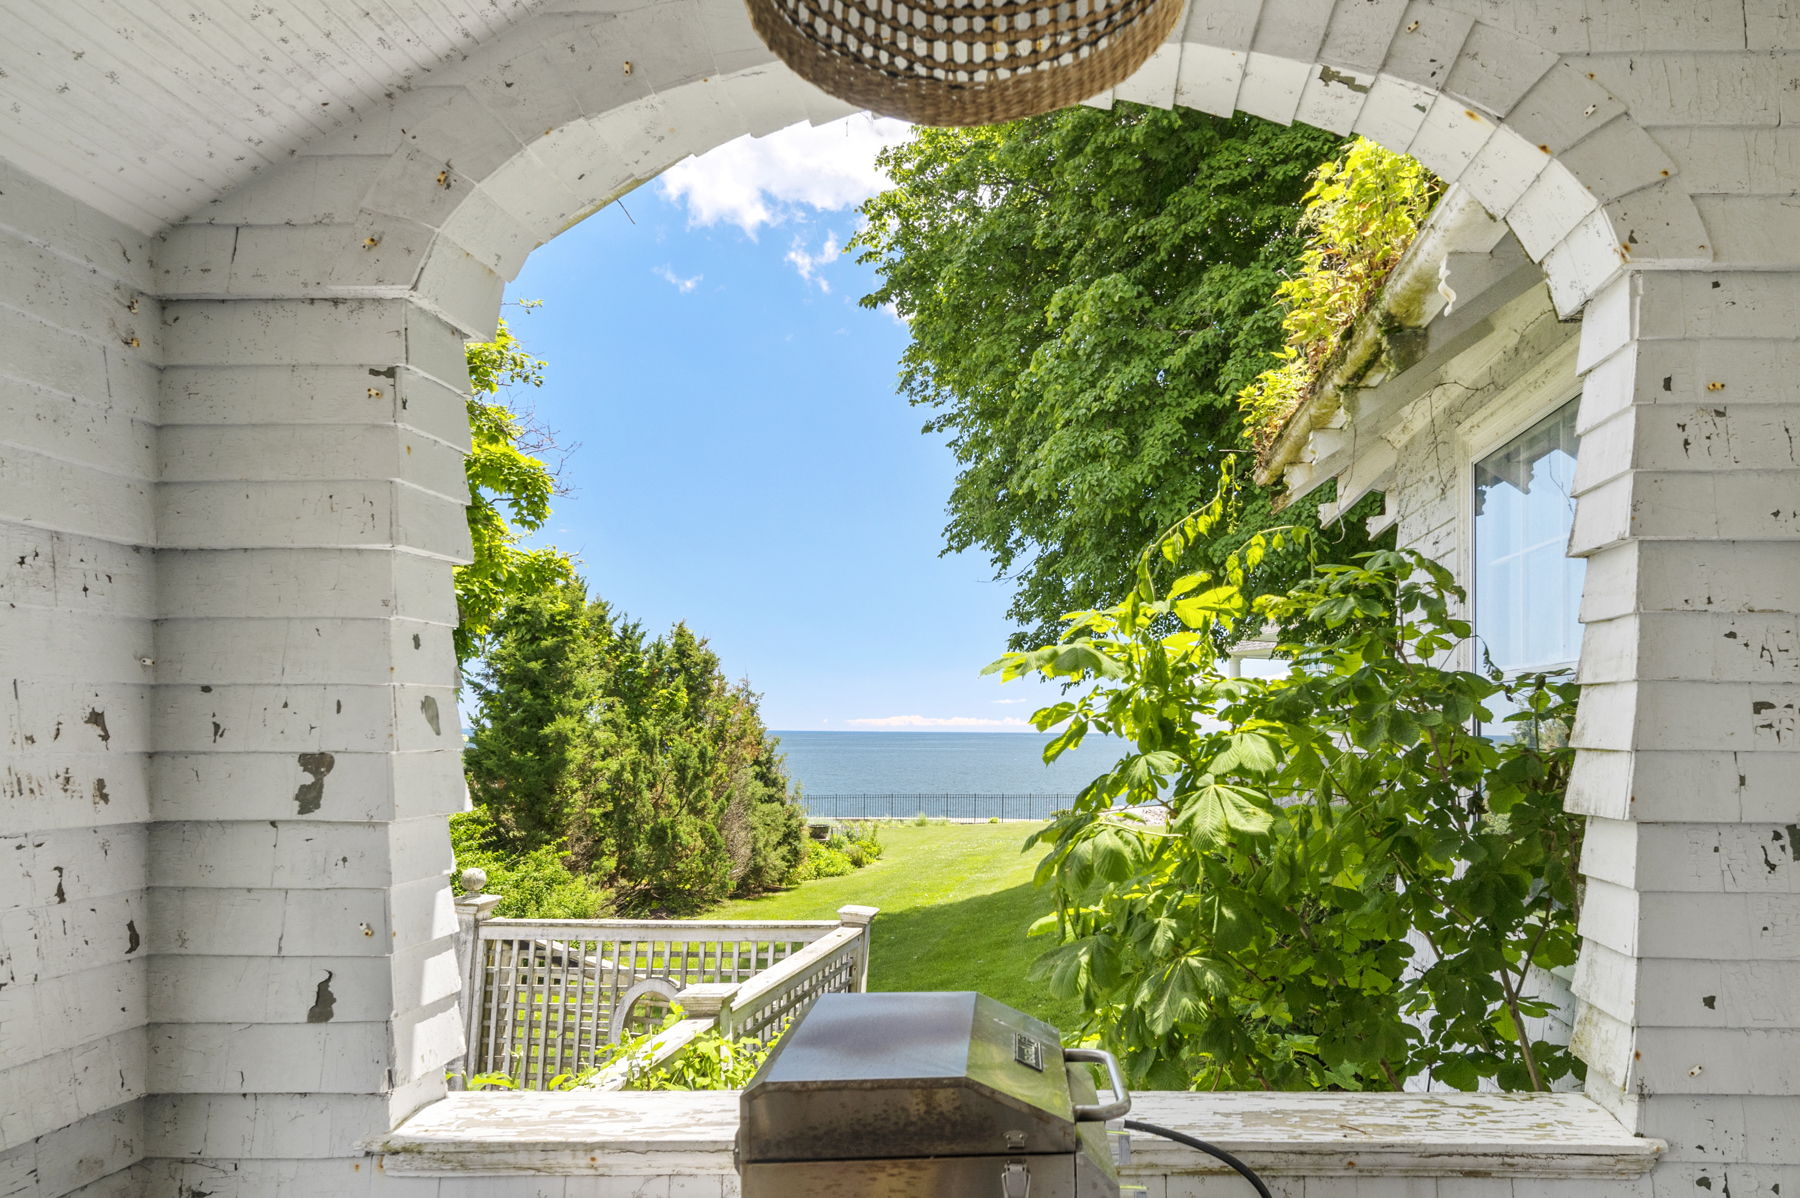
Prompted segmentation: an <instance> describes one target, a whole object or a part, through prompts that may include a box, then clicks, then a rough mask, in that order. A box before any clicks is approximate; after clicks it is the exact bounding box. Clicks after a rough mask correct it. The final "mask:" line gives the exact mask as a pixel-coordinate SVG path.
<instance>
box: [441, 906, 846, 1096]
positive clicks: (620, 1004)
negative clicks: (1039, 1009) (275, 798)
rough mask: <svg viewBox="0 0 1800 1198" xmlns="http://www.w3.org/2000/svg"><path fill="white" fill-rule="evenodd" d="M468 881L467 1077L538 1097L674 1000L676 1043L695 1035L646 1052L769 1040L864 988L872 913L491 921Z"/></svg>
mask: <svg viewBox="0 0 1800 1198" xmlns="http://www.w3.org/2000/svg"><path fill="white" fill-rule="evenodd" d="M472 881H475V879H472V878H466V879H465V889H466V890H468V891H469V892H470V894H471V895H472V896H473V897H470V898H465V899H463V900H461V901H459V902H458V904H457V906H458V913H459V915H460V916H461V917H462V918H461V920H460V921H459V922H460V923H461V925H462V926H461V931H462V935H461V936H460V937H459V948H460V950H461V951H460V952H459V957H460V958H461V964H462V967H463V970H464V974H463V976H464V984H463V1001H464V1016H465V1035H466V1036H467V1052H466V1055H465V1058H464V1073H465V1076H474V1075H476V1074H481V1073H504V1074H506V1075H507V1076H509V1077H511V1078H513V1079H514V1080H515V1081H516V1082H517V1083H518V1084H519V1085H521V1086H523V1087H525V1088H527V1089H543V1088H545V1087H546V1086H547V1085H548V1084H549V1083H550V1081H551V1079H553V1078H555V1077H557V1076H559V1075H562V1074H573V1073H577V1072H579V1071H580V1070H581V1069H583V1068H585V1067H587V1066H588V1065H590V1064H593V1063H594V1062H595V1061H596V1060H600V1059H604V1057H605V1056H606V1055H607V1054H606V1053H605V1051H604V1050H605V1048H606V1046H607V1045H609V1044H611V1043H613V1042H615V1041H616V1040H618V1039H619V1038H621V1037H623V1036H628V1035H632V1034H635V1033H638V1032H641V1031H643V1030H644V1029H645V1028H649V1027H656V1026H658V1025H660V1024H661V1023H662V1022H663V1019H664V1017H665V1016H666V1015H667V1013H668V1009H669V1005H670V1003H671V1002H679V1003H680V1004H681V1005H682V1006H683V1008H684V1010H685V1012H686V1013H687V1015H688V1016H689V1018H688V1019H685V1020H683V1021H682V1023H681V1024H678V1025H677V1026H676V1028H673V1029H670V1032H671V1033H675V1032H677V1031H679V1030H680V1029H682V1028H684V1027H685V1025H687V1024H695V1025H696V1026H695V1027H693V1028H691V1029H687V1034H686V1035H685V1036H681V1035H671V1034H669V1033H665V1034H664V1035H662V1036H659V1037H658V1038H657V1040H656V1041H655V1042H653V1043H652V1044H651V1045H649V1046H647V1048H648V1049H658V1048H661V1047H664V1046H666V1047H667V1048H668V1051H667V1052H659V1054H658V1055H657V1059H658V1060H666V1059H668V1057H669V1056H672V1055H674V1053H675V1052H677V1051H679V1049H680V1048H681V1047H685V1046H686V1045H687V1044H688V1043H689V1042H691V1041H692V1039H693V1038H694V1036H696V1035H698V1034H699V1033H700V1032H701V1031H702V1030H705V1028H708V1027H713V1026H718V1027H720V1028H721V1030H723V1031H727V1032H728V1033H729V1034H732V1035H735V1036H754V1037H756V1038H758V1039H767V1038H769V1037H771V1036H773V1035H775V1034H779V1032H780V1029H781V1027H782V1026H783V1025H784V1024H785V1022H786V1020H787V1019H788V1018H789V1017H790V1016H792V1015H796V1014H798V1013H799V1012H801V1011H803V1010H804V1009H805V1008H806V1006H807V1005H809V1004H810V1003H811V1002H812V1000H813V999H814V998H815V997H817V996H818V995H820V994H823V993H827V992H833V991H840V992H841V991H848V990H861V989H863V988H864V985H865V984H866V981H867V978H868V930H869V929H868V923H869V920H870V918H872V917H873V916H874V914H875V911H874V908H870V907H846V908H844V909H843V910H842V911H840V912H839V915H840V919H839V920H836V921H833V920H803V921H780V920H625V919H614V920H561V919H491V918H484V915H485V911H491V910H492V909H493V906H494V905H495V904H496V903H497V902H498V899H497V898H496V897H495V896H491V895H483V894H481V893H480V888H481V887H480V884H479V883H477V884H476V885H474V886H470V885H469V883H470V882H472ZM481 881H483V882H485V878H483V879H481ZM484 907H485V911H484ZM674 1041H679V1044H675V1043H674ZM665 1042H667V1043H666V1044H665ZM642 1055H643V1053H642V1052H640V1053H639V1054H634V1061H635V1057H638V1056H642ZM635 1063H637V1064H639V1065H642V1062H641V1061H636V1062H635ZM622 1064H623V1063H622ZM610 1072H611V1071H609V1073H610ZM619 1080H620V1083H621V1084H622V1083H623V1080H624V1077H623V1074H621V1076H620V1079H619ZM615 1088H616V1087H615Z"/></svg>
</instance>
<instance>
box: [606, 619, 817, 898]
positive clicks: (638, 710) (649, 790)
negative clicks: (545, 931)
mask: <svg viewBox="0 0 1800 1198" xmlns="http://www.w3.org/2000/svg"><path fill="white" fill-rule="evenodd" d="M609 656H610V657H611V662H610V666H609V671H608V681H607V688H606V689H607V720H606V724H607V752H606V760H605V766H604V777H603V779H602V781H601V783H600V785H599V786H598V787H597V788H596V789H595V791H594V792H593V794H592V796H591V798H590V800H589V803H588V807H587V810H586V812H585V816H584V820H583V825H584V830H583V832H582V833H581V834H580V835H578V837H577V843H578V844H585V845H589V846H592V848H593V850H598V851H604V852H605V853H607V854H609V855H610V856H611V858H612V861H613V866H612V868H613V875H614V885H615V887H616V888H617V890H618V892H619V894H620V898H621V902H622V903H624V904H625V905H626V906H627V907H629V908H632V909H635V910H645V911H652V910H661V911H670V912H683V913H685V912H691V911H695V910H699V909H702V908H704V907H706V906H708V905H710V904H712V903H714V902H717V901H718V900H719V899H722V898H724V897H726V896H727V895H729V894H731V893H733V892H734V891H737V890H746V889H748V890H754V889H760V888H764V887H767V886H770V885H778V884H781V883H784V882H786V881H788V880H790V879H791V878H792V876H793V873H794V869H795V868H796V867H797V866H798V864H799V860H800V845H801V837H802V831H803V823H802V820H801V817H800V815H799V811H798V807H797V805H796V804H795V803H794V802H793V800H792V799H791V797H790V795H789V793H788V784H787V780H786V778H785V776H784V775H783V774H782V771H781V766H780V762H779V758H778V757H776V755H775V748H774V742H773V741H772V739H771V738H770V737H769V735H768V732H767V730H766V729H765V728H764V727H763V724H762V720H761V717H760V715H759V714H758V712H757V707H756V696H755V694H754V693H752V692H751V691H750V690H749V688H748V687H747V686H746V685H743V684H738V685H735V686H734V685H732V684H731V683H729V682H728V681H727V680H726V677H725V674H724V671H723V670H722V669H721V667H720V664H719V659H718V656H717V655H716V654H715V653H713V651H712V650H711V649H710V648H708V647H707V644H706V642H705V641H703V640H702V639H700V638H699V637H697V636H695V635H694V633H693V631H692V630H690V629H689V628H688V627H687V626H686V625H685V624H677V625H676V626H675V628H674V629H673V630H672V631H671V632H670V634H669V635H668V636H667V637H665V638H659V639H657V640H655V641H652V642H650V643H649V644H644V643H643V641H642V636H641V633H640V632H639V631H638V630H637V629H636V628H635V627H634V628H631V629H627V630H625V631H624V632H622V633H621V635H620V636H619V637H618V638H617V640H616V641H615V642H614V648H613V651H612V653H611V654H610V655H609Z"/></svg>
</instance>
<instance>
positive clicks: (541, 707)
mask: <svg viewBox="0 0 1800 1198" xmlns="http://www.w3.org/2000/svg"><path fill="white" fill-rule="evenodd" d="M611 635H612V627H611V623H610V620H609V618H608V613H607V611H606V608H605V606H604V605H603V604H590V603H589V602H588V599H587V593H586V590H585V588H584V587H583V586H582V585H581V583H580V582H577V581H571V582H564V583H562V584H560V585H558V586H555V587H548V588H544V589H541V590H530V591H525V592H523V593H520V594H516V595H514V596H512V597H511V601H510V602H508V603H507V604H506V606H504V607H503V608H502V609H501V610H500V613H499V614H498V615H497V616H496V617H495V619H494V621H493V625H492V628H491V630H490V635H489V637H488V646H487V651H486V652H485V653H484V654H483V655H482V658H481V661H480V663H479V667H478V668H477V670H476V672H475V674H474V677H473V678H472V679H471V680H470V685H471V689H472V691H473V694H474V699H475V702H476V711H475V715H474V717H473V730H474V735H473V738H472V740H471V743H470V745H469V747H468V748H467V749H466V750H465V751H464V753H463V767H464V769H465V771H466V772H467V775H468V782H469V794H470V797H471V798H472V799H473V800H474V802H475V804H476V805H477V806H478V807H479V808H481V810H483V811H484V812H486V813H487V815H488V818H489V820H490V821H491V824H492V827H493V838H494V839H495V840H496V841H497V842H498V843H499V844H501V845H503V846H504V847H505V848H507V849H509V850H511V851H513V852H521V853H524V852H532V851H535V850H538V849H542V848H544V847H546V846H560V845H561V844H562V842H563V841H564V839H565V838H566V837H567V835H568V832H569V824H570V820H571V817H572V815H573V813H574V812H576V811H578V810H579V809H580V808H581V807H582V806H583V804H584V803H585V802H586V796H587V795H588V794H589V793H591V792H592V790H593V788H594V787H595V785H596V783H597V779H598V777H599V770H600V760H601V755H602V751H603V747H604V731H603V728H602V725H601V720H602V715H603V697H604V688H605V685H606V679H607V662H606V660H605V658H604V656H603V654H604V651H605V649H606V648H607V647H608V643H609V641H610V639H611Z"/></svg>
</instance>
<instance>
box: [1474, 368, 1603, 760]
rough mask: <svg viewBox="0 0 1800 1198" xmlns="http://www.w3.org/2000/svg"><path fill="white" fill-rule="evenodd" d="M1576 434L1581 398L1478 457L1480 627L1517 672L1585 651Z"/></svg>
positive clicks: (1495, 659)
mask: <svg viewBox="0 0 1800 1198" xmlns="http://www.w3.org/2000/svg"><path fill="white" fill-rule="evenodd" d="M1575 441H1576V438H1575V403H1574V402H1573V401H1571V402H1569V403H1567V404H1565V405H1563V407H1561V408H1559V409H1558V410H1557V411H1556V412H1554V413H1553V414H1551V415H1550V416H1549V417H1548V418H1547V419H1545V420H1543V421H1541V422H1540V423H1538V424H1537V425H1535V426H1533V427H1532V428H1530V429H1528V430H1527V431H1526V432H1525V433H1523V434H1522V435H1520V436H1518V437H1516V438H1514V439H1513V440H1512V441H1510V442H1508V443H1507V444H1506V445H1504V446H1502V447H1501V448H1500V449H1498V450H1497V451H1495V452H1494V453H1492V454H1490V455H1489V456H1487V457H1486V458H1483V459H1482V460H1481V461H1479V462H1477V463H1476V464H1475V529H1474V561H1475V580H1474V587H1473V594H1474V607H1475V620H1474V624H1475V635H1476V636H1477V637H1478V638H1479V639H1480V643H1481V647H1482V648H1483V649H1485V650H1486V653H1487V660H1488V661H1491V662H1492V663H1493V664H1494V666H1496V667H1498V668H1499V669H1500V670H1502V671H1504V672H1506V673H1507V674H1517V673H1522V672H1525V671H1530V670H1552V669H1557V668H1562V667H1571V666H1573V665H1574V664H1575V661H1576V659H1577V658H1578V657H1579V656H1580V653H1581V622H1580V616H1579V613H1580V607H1581V579H1582V573H1583V568H1584V566H1585V564H1586V563H1584V562H1583V561H1582V560H1581V559H1580V558H1571V557H1569V556H1567V554H1568V545H1569V530H1570V528H1571V527H1572V526H1573V524H1574V520H1575V497H1574V494H1573V487H1574V482H1575ZM1486 664H1487V662H1486V661H1479V660H1478V661H1477V662H1476V665H1477V666H1485V665H1486ZM1504 714H1505V713H1504V712H1499V711H1496V712H1495V713H1494V715H1495V719H1496V721H1498V720H1499V719H1501V718H1502V717H1503V716H1504ZM1502 727H1504V725H1502Z"/></svg>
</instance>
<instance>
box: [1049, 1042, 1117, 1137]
mask: <svg viewBox="0 0 1800 1198" xmlns="http://www.w3.org/2000/svg"><path fill="white" fill-rule="evenodd" d="M1063 1060H1065V1061H1081V1062H1091V1063H1093V1064H1095V1065H1105V1066H1106V1084H1107V1085H1109V1086H1111V1087H1112V1092H1113V1095H1114V1097H1113V1100H1112V1101H1111V1102H1094V1103H1085V1102H1078V1103H1076V1104H1075V1108H1074V1111H1075V1122H1077V1123H1105V1122H1106V1121H1107V1120H1108V1119H1123V1118H1124V1117H1125V1114H1126V1112H1127V1111H1129V1110H1131V1091H1130V1090H1127V1089H1126V1088H1125V1075H1124V1074H1123V1073H1121V1072H1120V1071H1119V1062H1118V1058H1116V1057H1114V1056H1113V1054H1112V1053H1110V1052H1107V1051H1106V1050H1105V1049H1104V1048H1065V1049H1063Z"/></svg>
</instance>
